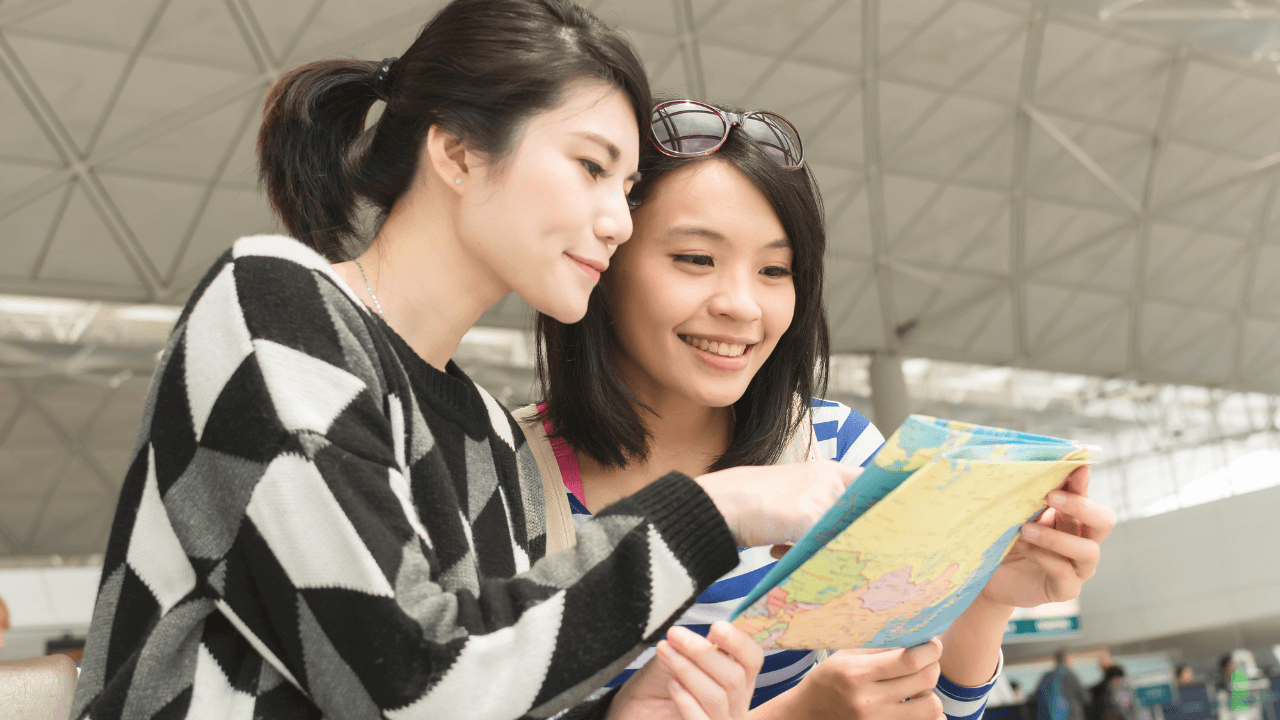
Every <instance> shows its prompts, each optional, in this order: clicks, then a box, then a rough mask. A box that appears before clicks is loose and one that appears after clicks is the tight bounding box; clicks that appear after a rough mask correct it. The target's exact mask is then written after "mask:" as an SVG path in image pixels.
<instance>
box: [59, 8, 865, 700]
mask: <svg viewBox="0 0 1280 720" xmlns="http://www.w3.org/2000/svg"><path fill="white" fill-rule="evenodd" d="M379 101H381V102H384V103H385V108H383V112H382V114H381V116H380V118H379V119H378V121H377V122H376V123H374V124H373V125H372V126H371V127H370V128H369V129H367V130H366V129H365V123H366V116H367V115H368V113H369V110H370V109H371V108H372V106H373V105H374V103H375V102H379ZM648 109H649V91H648V86H647V83H646V80H645V76H644V72H643V69H642V67H641V65H640V63H639V61H638V60H637V58H636V56H635V54H634V52H633V51H632V49H631V47H630V46H629V45H628V43H627V42H626V41H625V40H624V39H622V38H621V37H620V36H619V35H618V34H616V33H615V32H614V31H612V30H611V29H609V28H607V27H605V26H603V25H602V24H601V23H600V22H599V21H598V20H596V19H595V18H594V17H593V16H591V15H590V14H589V13H587V12H585V11H584V10H582V9H581V8H579V7H578V6H577V5H574V4H573V3H571V2H569V1H568V0H455V1H454V2H452V3H450V4H449V5H447V6H446V7H445V8H444V9H443V10H441V11H440V13H439V14H438V15H437V16H436V17H435V18H434V19H433V20H431V22H430V23H428V24H427V25H426V27H425V28H424V29H423V31H422V33H421V35H420V36H419V37H418V39H417V40H416V41H415V42H414V43H413V44H412V45H411V46H410V47H409V48H408V49H407V50H406V51H405V52H404V53H403V54H402V55H401V56H400V57H399V58H398V59H397V58H389V59H387V60H384V61H381V62H376V61H372V62H363V61H355V60H328V61H323V62H317V63H312V64H310V65H306V66H304V67H301V68H298V69H296V70H294V71H292V72H290V73H287V74H286V75H285V76H283V77H282V78H281V79H280V80H279V82H278V83H277V84H276V85H275V87H274V88H273V89H272V91H271V93H270V95H269V96H268V98H267V102H266V107H265V110H264V123H263V127H262V131H261V134H260V136H259V145H258V152H259V157H260V163H261V179H262V183H263V185H264V187H265V189H266V192H267V194H268V196H269V197H270V200H271V204H272V206H273V207H274V209H275V210H276V212H277V213H278V214H279V216H280V218H281V219H282V221H283V223H284V226H285V227H286V228H287V229H288V231H289V233H290V235H292V237H284V236H257V237H249V238H243V239H241V240H239V241H237V242H236V243H235V244H234V245H233V246H232V248H231V249H230V250H229V251H228V252H227V253H226V254H225V255H224V256H223V257H222V258H220V259H219V260H218V261H217V262H216V263H215V264H214V266H213V267H212V268H211V269H210V271H209V273H208V274H207V275H206V277H205V279H204V280H203V281H202V282H201V283H200V285H199V286H198V287H197V289H196V291H195V292H194V294H193V295H192V297H191V299H190V300H189V302H188V304H187V306H186V308H185V310H184V311H183V313H182V315H181V316H180V318H179V320H178V323H177V325H176V327H175V329H174V333H173V336H172V338H171V340H170V342H169V345H168V347H167V349H166V351H165V353H164V355H163V357H162V359H161V362H160V366H159V368H158V370H157V372H156V376H155V379H154V381H153V384H152V389H151V393H150V396H149V398H148V404H147V410H146V413H145V416H144V419H143V424H142V429H141V431H140V434H139V441H138V444H137V448H136V451H135V454H134V458H133V461H132V463H131V465H130V468H129V470H128V473H127V475H126V477H125V479H124V483H123V486H122V491H121V496H120V501H119V505H118V509H117V511H116V518H115V522H114V525H113V528H112V532H111V538H110V541H109V543H108V547H107V552H106V556H105V561H104V566H103V572H102V581H101V585H100V588H99V593H98V598H97V605H96V608H95V611H94V618H93V623H92V626H91V628H90V633H89V640H88V646H87V651H86V656H85V660H84V664H83V669H82V674H81V677H80V682H79V686H78V689H77V695H76V701H75V708H74V710H73V715H74V716H75V717H81V718H83V717H93V718H94V719H95V720H106V719H114V718H169V717H206V716H207V717H217V718H251V717H252V718H258V717H263V718H286V717H287V718H295V717H297V718H319V717H327V718H374V717H387V718H396V719H399V718H455V717H459V718H482V719H494V720H503V719H506V718H517V717H526V716H527V717H550V716H553V715H555V714H557V713H559V712H561V711H563V710H566V709H569V712H570V713H571V714H574V715H582V716H586V715H589V714H591V713H604V712H612V710H613V709H612V708H611V707H610V705H609V702H610V699H611V696H607V695H606V696H605V697H604V698H603V699H602V700H599V701H596V702H594V703H593V704H576V703H578V701H579V700H581V699H582V698H584V697H585V696H586V695H587V694H588V693H590V692H591V691H593V690H595V689H596V688H597V687H598V686H599V685H600V684H602V683H603V682H604V681H605V680H607V679H608V678H610V677H613V676H614V675H615V674H617V672H618V671H619V670H620V669H621V668H623V667H625V666H626V665H627V663H628V662H629V661H630V660H631V659H633V658H634V657H635V656H636V655H637V654H638V653H639V652H640V651H641V649H642V648H644V647H646V646H647V645H648V644H649V643H652V642H653V641H654V640H656V639H658V638H660V637H662V636H663V634H664V633H665V631H666V629H667V628H668V627H669V626H670V624H671V622H672V620H673V619H674V618H675V617H677V616H678V615H679V614H680V613H681V612H682V611H683V609H684V608H686V607H688V606H689V605H690V604H691V603H692V602H693V600H694V598H695V597H696V596H697V595H698V594H699V593H700V592H701V591H702V590H704V589H706V588H707V587H708V586H709V585H710V584H711V583H712V582H713V581H714V580H715V579H716V578H717V577H719V576H720V575H722V574H724V573H725V572H727V571H728V570H729V569H731V568H732V567H734V565H735V564H736V563H737V552H736V547H737V546H739V545H746V546H756V545H763V544H770V543H777V542H785V541H788V540H793V539H795V538H798V537H799V536H800V535H801V534H803V532H804V531H805V530H806V529H807V528H808V526H809V525H810V524H812V522H813V521H814V520H816V518H817V516H818V515H819V514H821V512H822V511H823V510H824V509H825V508H826V507H827V506H829V505H830V504H831V502H832V501H833V500H834V499H835V497H836V496H837V495H838V493H839V492H840V491H841V490H842V489H843V487H844V486H845V485H846V484H847V483H848V482H850V481H851V480H852V478H853V476H854V474H855V472H854V471H848V470H845V469H842V468H841V467H840V466H838V465H836V464H835V463H810V464H807V465H797V466H789V467H787V468H749V467H741V468H734V469H731V470H724V471H721V472H716V473H708V474H704V475H701V476H699V477H697V478H691V477H690V476H688V475H685V474H682V473H678V472H674V473H669V474H666V475H664V476H663V477H661V478H660V479H657V480H655V481H654V482H653V483H652V485H650V486H649V488H648V489H646V490H643V491H641V492H638V493H635V494H634V495H632V496H630V497H628V498H626V499H625V500H622V501H620V502H618V503H617V504H615V505H613V506H612V507H610V508H605V509H601V510H600V511H599V512H598V513H596V516H595V518H594V519H593V521H592V522H590V523H586V524H584V525H583V526H581V527H580V528H578V531H577V544H576V545H575V547H573V548H571V549H568V550H564V551H562V552H557V553H555V554H551V555H548V554H547V552H546V547H547V545H546V516H545V508H544V503H543V498H542V495H541V492H540V490H539V489H540V487H541V484H540V479H539V477H538V475H537V465H536V463H535V461H534V460H533V457H532V455H531V452H530V449H529V447H528V446H527V444H526V442H525V439H524V436H523V434H522V433H521V431H520V429H519V427H518V425H517V424H516V423H515V421H514V420H513V419H512V418H511V416H510V415H509V414H508V413H507V412H506V411H505V410H504V409H503V408H502V407H501V406H500V405H499V404H498V403H497V402H495V401H494V399H493V398H492V397H491V396H490V395H489V394H488V393H486V392H485V391H484V390H483V389H482V388H480V387H478V386H476V385H475V384H474V383H472V382H471V380H470V379H469V378H467V377H466V375H465V374H464V373H462V371H461V370H460V369H459V368H458V367H457V366H456V365H455V364H454V363H452V362H451V361H450V359H449V358H450V356H451V355H452V354H453V353H454V351H455V349H456V348H457V346H458V343H459V342H460V340H461V338H462V336H463V334H464V333H466V331H467V330H468V329H469V328H470V327H471V325H472V324H473V323H474V322H476V320H477V319H478V318H479V317H480V315H481V313H483V312H484V310H485V309H486V308H487V307H489V306H490V305H492V304H493V303H495V302H497V301H498V300H499V299H500V298H502V297H503V296H504V295H506V294H507V293H508V292H516V293H518V294H519V295H520V296H521V297H522V298H524V299H525V300H526V301H528V302H529V303H530V304H531V305H532V306H533V307H535V308H536V309H537V310H539V311H540V312H542V313H544V314H546V315H548V316H550V317H553V318H556V319H557V320H559V321H561V322H575V321H577V320H579V319H580V318H581V317H582V316H583V314H584V313H585V312H586V309H587V300H588V297H589V296H590V294H591V291H592V289H593V288H594V287H595V284H596V282H597V280H598V279H599V276H600V272H601V271H603V270H604V269H605V267H606V266H607V264H608V262H609V258H610V256H611V255H612V253H613V250H614V248H615V247H617V245H618V244H620V243H622V242H624V241H625V240H626V239H627V238H628V237H629V236H630V234H631V216H630V213H629V210H628V206H627V201H626V194H627V192H628V190H629V189H630V187H631V184H632V183H634V182H635V181H636V179H637V176H636V167H637V162H638V160H637V158H638V148H639V141H640V131H639V128H641V127H647V115H648ZM369 211H372V213H373V214H374V216H375V217H376V220H375V221H374V223H373V224H374V233H373V238H372V241H371V242H366V241H365V240H364V236H363V234H362V232H361V227H362V223H361V221H360V218H362V217H367V215H365V213H367V212H369ZM779 483H781V484H785V485H787V486H788V487H789V488H790V489H791V492H789V493H788V494H787V497H786V499H785V500H779V501H775V502H773V503H771V504H770V505H769V506H768V507H763V506H761V503H759V502H758V501H756V498H758V497H761V496H763V495H764V493H763V489H764V487H765V486H766V485H777V484H779ZM711 640H712V641H714V643H715V644H714V645H713V644H712V642H708V641H707V640H704V639H702V638H693V637H688V636H687V635H686V634H682V633H676V634H674V635H673V636H672V637H671V638H669V641H668V642H669V644H667V643H664V644H663V646H664V647H665V648H666V651H665V652H664V653H663V654H662V656H661V657H662V659H661V660H660V661H655V663H656V664H654V665H651V667H650V670H649V671H647V672H646V673H640V674H637V676H636V677H637V678H638V680H637V681H636V682H635V683H628V685H627V686H624V688H623V690H622V691H621V692H624V693H626V697H627V699H628V703H627V704H626V706H627V707H628V708H632V709H634V710H633V712H639V713H645V714H646V715H647V716H655V717H662V716H664V715H666V716H671V717H674V716H676V715H681V716H684V717H686V718H704V717H726V718H727V717H740V716H741V715H742V714H743V713H744V712H745V708H746V698H747V697H748V696H749V688H750V686H751V683H752V681H753V679H754V675H755V672H756V671H757V670H758V669H759V667H760V662H761V654H760V651H759V649H758V648H756V647H755V645H754V644H752V643H751V642H749V640H747V639H745V635H743V634H742V633H740V632H738V631H736V630H733V629H732V628H729V627H727V626H723V627H721V628H720V630H718V631H716V632H713V633H712V637H711ZM744 688H745V689H744ZM575 704H576V705H575ZM620 705H621V703H620Z"/></svg>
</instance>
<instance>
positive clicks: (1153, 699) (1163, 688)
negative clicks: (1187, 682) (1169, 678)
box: [1133, 683, 1173, 705]
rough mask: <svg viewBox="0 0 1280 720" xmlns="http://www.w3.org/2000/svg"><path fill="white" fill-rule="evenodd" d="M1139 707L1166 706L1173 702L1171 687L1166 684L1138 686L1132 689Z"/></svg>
mask: <svg viewBox="0 0 1280 720" xmlns="http://www.w3.org/2000/svg"><path fill="white" fill-rule="evenodd" d="M1133 693H1134V695H1137V697H1138V704H1139V705H1168V704H1170V703H1172V702H1173V687H1172V686H1171V685H1169V684H1168V683H1161V684H1159V685H1140V686H1138V687H1135V688H1134V689H1133Z"/></svg>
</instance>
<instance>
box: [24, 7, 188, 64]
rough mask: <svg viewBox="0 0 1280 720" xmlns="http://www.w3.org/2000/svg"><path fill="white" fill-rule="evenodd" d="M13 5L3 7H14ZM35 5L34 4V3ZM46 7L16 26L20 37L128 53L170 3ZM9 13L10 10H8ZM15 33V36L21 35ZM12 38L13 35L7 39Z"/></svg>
mask: <svg viewBox="0 0 1280 720" xmlns="http://www.w3.org/2000/svg"><path fill="white" fill-rule="evenodd" d="M13 4H14V3H13V2H9V3H0V5H13ZM32 4H33V5H34V3H32ZM43 4H44V5H45V7H44V8H43V9H40V10H38V11H37V12H35V13H33V14H31V15H28V16H26V17H23V18H22V19H20V20H19V21H17V22H16V23H14V26H13V27H15V28H17V29H18V33H21V32H23V31H27V32H30V33H32V34H33V35H37V34H38V35H41V36H44V37H46V38H60V39H64V40H75V41H80V42H84V43H90V44H93V45H95V46H98V47H103V46H115V47H116V48H117V49H119V50H122V51H124V52H128V51H129V50H131V49H132V48H134V47H135V46H136V45H137V44H138V40H139V39H141V37H142V34H143V32H144V31H145V30H146V27H147V25H148V23H149V22H150V21H151V19H152V17H153V16H154V15H155V13H156V12H157V11H158V10H160V9H161V8H163V7H164V6H165V5H168V4H170V2H169V0H133V1H131V2H102V0H69V1H68V0H63V1H62V2H52V3H43ZM6 9H7V7H6ZM18 33H14V34H18ZM8 36H9V37H12V35H8Z"/></svg>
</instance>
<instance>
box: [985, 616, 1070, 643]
mask: <svg viewBox="0 0 1280 720" xmlns="http://www.w3.org/2000/svg"><path fill="white" fill-rule="evenodd" d="M1078 632H1080V618H1078V617H1058V618H1023V619H1021V620H1010V621H1009V624H1008V625H1006V626H1005V629H1004V638H1005V639H1006V640H1009V639H1011V638H1017V639H1019V640H1029V639H1031V638H1032V637H1052V636H1055V635H1074V634H1075V633H1078Z"/></svg>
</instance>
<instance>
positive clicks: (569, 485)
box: [538, 403, 587, 507]
mask: <svg viewBox="0 0 1280 720" xmlns="http://www.w3.org/2000/svg"><path fill="white" fill-rule="evenodd" d="M546 410H547V404H546V403H541V404H540V405H538V412H539V413H543V412H546ZM542 427H543V428H545V429H546V431H547V439H548V440H550V441H551V451H552V452H554V453H555V454H556V465H558V466H559V467H560V478H561V479H562V480H563V481H564V486H565V489H567V490H568V491H569V492H571V493H573V496H574V497H576V498H578V502H580V503H582V506H583V507H586V505H587V497H586V495H587V494H586V492H585V491H584V490H583V489H582V473H581V472H580V471H579V470H578V457H577V456H576V455H574V454H573V448H571V447H569V443H567V442H565V441H564V439H563V438H558V437H551V423H550V421H548V420H547V419H546V418H545V417H543V418H542Z"/></svg>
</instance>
